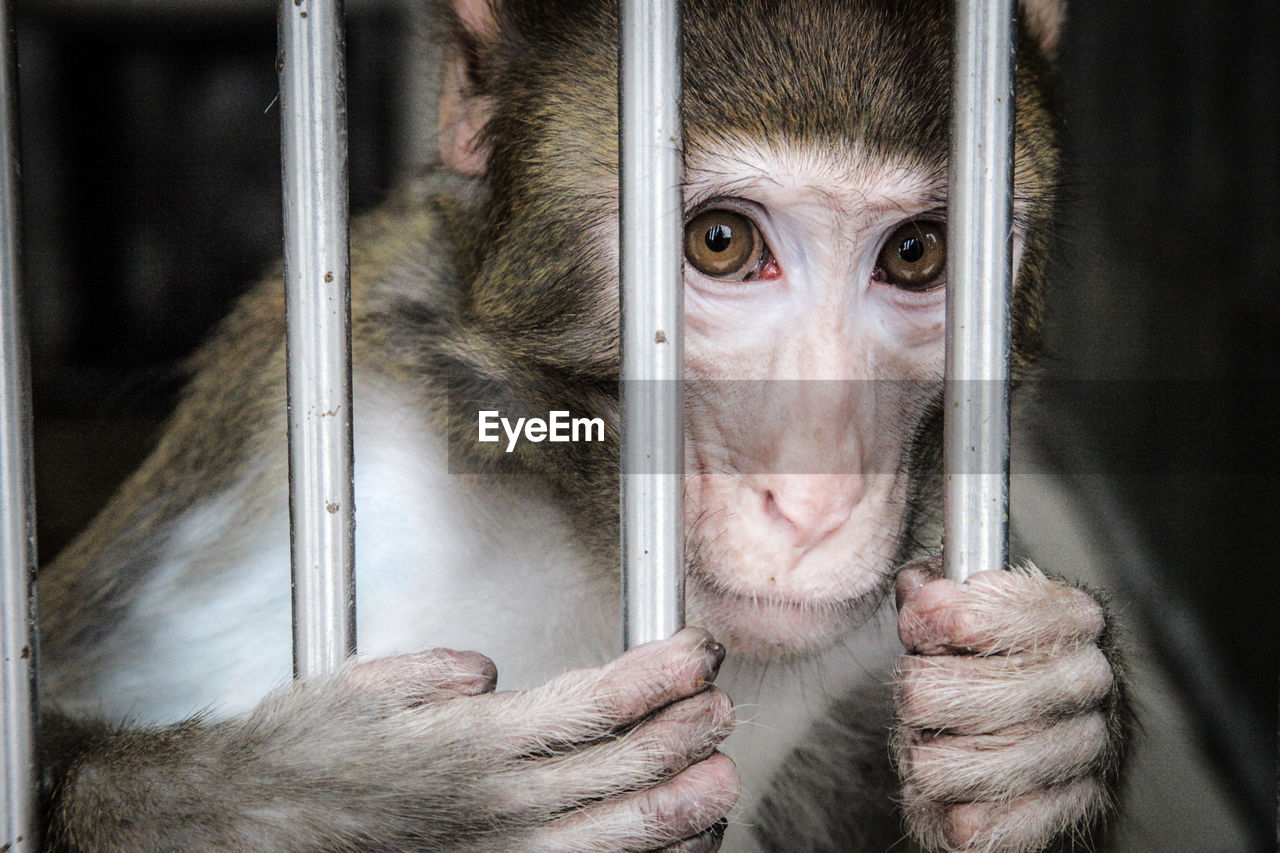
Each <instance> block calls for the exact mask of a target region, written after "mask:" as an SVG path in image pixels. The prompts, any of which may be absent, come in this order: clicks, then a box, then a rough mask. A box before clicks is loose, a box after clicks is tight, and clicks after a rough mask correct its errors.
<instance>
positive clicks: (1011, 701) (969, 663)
mask: <svg viewBox="0 0 1280 853" xmlns="http://www.w3.org/2000/svg"><path fill="white" fill-rule="evenodd" d="M894 681H895V684H896V688H895V696H894V703H895V710H896V712H897V715H898V720H899V721H900V722H901V723H902V724H903V725H905V726H908V727H910V728H915V729H935V730H945V731H946V732H948V733H949V734H985V733H988V732H995V731H999V730H1000V729H1004V728H1007V727H1009V726H1012V725H1016V724H1018V723H1027V722H1032V721H1035V720H1054V719H1062V718H1064V717H1068V716H1072V715H1075V714H1081V713H1084V712H1085V711H1089V710H1092V709H1094V708H1097V707H1099V706H1100V705H1101V704H1102V703H1103V701H1104V700H1106V698H1107V697H1108V696H1109V695H1110V694H1111V691H1112V689H1113V688H1114V686H1115V673H1114V671H1113V670H1112V668H1111V663H1110V661H1108V660H1107V657H1106V655H1105V654H1103V653H1102V650H1101V649H1099V648H1098V647H1097V646H1092V645H1089V646H1081V647H1079V648H1078V649H1076V650H1075V651H1072V652H1068V653H1065V654H1063V655H1061V656H1058V657H1053V658H1043V657H1039V656H1032V657H1030V658H1028V657H1026V656H1024V655H1009V656H1004V655H991V656H986V657H972V656H967V655H903V656H902V657H901V658H899V659H898V666H897V670H896V672H895V677H894Z"/></svg>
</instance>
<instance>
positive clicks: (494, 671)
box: [339, 649, 498, 707]
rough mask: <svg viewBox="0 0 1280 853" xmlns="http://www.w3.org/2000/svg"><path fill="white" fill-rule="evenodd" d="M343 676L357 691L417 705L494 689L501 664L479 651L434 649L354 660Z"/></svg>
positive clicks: (393, 702) (388, 702)
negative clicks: (368, 659)
mask: <svg viewBox="0 0 1280 853" xmlns="http://www.w3.org/2000/svg"><path fill="white" fill-rule="evenodd" d="M339 678H340V679H341V680H342V681H343V682H344V683H345V684H346V685H348V686H349V687H351V688H353V690H354V691H355V692H356V694H357V695H361V696H366V697H368V698H370V699H374V700H376V701H378V702H381V703H385V704H386V705H388V706H391V707H413V706H415V705H422V704H427V703H431V702H439V701H443V700H445V699H453V698H456V697H458V696H476V695H479V694H481V693H488V692H490V691H492V690H493V689H494V686H495V685H496V684H497V681H498V668H497V667H496V666H494V663H493V661H491V660H489V658H487V657H485V656H484V655H482V654H480V653H478V652H459V651H454V650H453V649H430V650H428V651H424V652H417V653H415V654H407V655H396V656H394V657H386V658H377V659H375V660H370V661H362V662H360V663H351V664H348V665H346V666H345V667H343V668H342V670H341V671H340V673H339Z"/></svg>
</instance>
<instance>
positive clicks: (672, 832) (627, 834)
mask: <svg viewBox="0 0 1280 853" xmlns="http://www.w3.org/2000/svg"><path fill="white" fill-rule="evenodd" d="M739 784H740V781H739V778H738V770H737V768H736V767H735V766H734V764H733V762H732V761H731V760H729V758H728V756H726V755H724V754H723V753H720V752H717V753H714V754H713V755H712V756H711V757H710V758H708V759H706V760H705V761H700V762H699V763H697V764H694V765H693V766H692V767H689V768H688V769H686V770H685V771H683V772H682V773H680V774H679V775H677V776H676V777H675V778H673V779H671V780H669V781H667V782H664V783H662V784H661V785H656V786H654V787H652V788H647V789H645V790H643V791H637V792H635V793H632V794H627V795H625V796H622V797H618V798H616V799H612V800H606V801H604V802H601V803H596V804H594V805H591V806H589V807H587V808H583V809H581V810H579V811H575V812H573V813H571V814H568V815H566V816H564V817H562V818H559V819H558V820H555V821H553V822H551V823H549V824H547V825H546V826H545V827H543V828H542V829H541V830H539V831H538V832H537V833H535V835H534V837H533V839H532V841H533V843H531V844H530V845H529V849H531V850H546V851H579V850H585V849H590V850H655V849H662V848H665V847H669V846H671V845H675V844H679V843H681V842H682V841H683V840H684V839H691V838H693V837H695V836H697V835H699V834H700V833H701V832H703V830H706V829H709V828H710V827H712V826H713V825H714V824H715V823H717V822H718V821H720V820H721V819H722V818H724V817H725V816H726V815H727V814H728V812H729V810H730V809H731V808H733V806H734V804H735V803H737V801H738V787H739ZM583 839H589V840H590V842H589V843H590V846H589V847H584V846H583Z"/></svg>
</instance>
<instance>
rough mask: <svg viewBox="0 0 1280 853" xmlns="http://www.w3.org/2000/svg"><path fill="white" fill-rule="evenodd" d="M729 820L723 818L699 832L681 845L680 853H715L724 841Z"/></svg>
mask: <svg viewBox="0 0 1280 853" xmlns="http://www.w3.org/2000/svg"><path fill="white" fill-rule="evenodd" d="M728 825H729V821H727V820H725V819H724V818H721V819H720V820H719V821H717V822H716V823H714V824H712V825H711V826H709V827H707V828H706V829H704V830H702V832H699V833H698V834H697V835H695V836H694V837H693V838H690V839H689V840H687V841H685V842H684V843H683V844H681V845H680V847H679V850H680V853H713V851H715V850H719V849H720V844H721V842H723V841H724V830H725V827H727V826H728Z"/></svg>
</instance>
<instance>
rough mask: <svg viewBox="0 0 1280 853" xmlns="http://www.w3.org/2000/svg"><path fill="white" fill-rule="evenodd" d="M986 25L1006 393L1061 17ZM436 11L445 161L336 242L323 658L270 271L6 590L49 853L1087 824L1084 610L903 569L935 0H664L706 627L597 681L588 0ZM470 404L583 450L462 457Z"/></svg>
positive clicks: (1116, 683) (609, 125)
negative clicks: (333, 548)
mask: <svg viewBox="0 0 1280 853" xmlns="http://www.w3.org/2000/svg"><path fill="white" fill-rule="evenodd" d="M1023 7H1024V8H1023V15H1022V16H1021V17H1022V24H1021V32H1020V41H1019V47H1018V73H1017V144H1016V158H1017V160H1016V170H1015V171H1016V199H1017V200H1016V210H1015V220H1016V234H1015V241H1016V258H1017V260H1018V274H1017V285H1016V296H1015V319H1014V326H1015V361H1016V366H1017V369H1018V370H1019V371H1023V370H1025V368H1026V366H1027V365H1028V364H1029V362H1030V360H1031V359H1032V358H1033V357H1034V354H1035V351H1036V349H1037V347H1038V345H1039V337H1040V318H1041V299H1042V297H1041V284H1042V281H1041V280H1042V277H1043V275H1044V268H1045V263H1046V254H1047V251H1048V236H1049V232H1050V229H1051V217H1052V212H1053V211H1052V207H1053V201H1054V195H1055V187H1056V182H1057V175H1058V165H1057V158H1058V154H1057V148H1056V138H1055V122H1054V117H1053V114H1052V113H1051V111H1050V100H1051V98H1050V94H1049V92H1048V88H1047V76H1048V68H1049V62H1050V60H1051V57H1052V55H1053V52H1054V48H1055V43H1056V40H1057V37H1058V33H1059V27H1060V23H1061V8H1060V5H1059V0H1026V2H1024V4H1023ZM441 11H442V14H445V15H448V16H450V17H449V20H450V21H451V24H450V31H451V32H452V34H453V43H452V46H451V48H450V50H449V51H448V53H447V59H446V63H447V66H446V71H445V74H444V76H443V79H444V84H443V92H442V96H441V100H440V111H439V145H440V152H441V159H442V167H441V168H440V169H438V170H436V171H434V172H433V173H432V174H430V175H428V176H427V177H425V178H423V179H422V180H421V181H419V182H418V183H417V184H415V185H414V186H411V187H409V188H407V189H406V190H405V191H404V192H403V193H401V194H400V195H399V196H398V197H396V198H395V199H394V200H392V201H391V202H389V203H388V204H387V205H385V206H384V208H383V209H381V210H380V211H378V212H375V213H373V214H371V215H369V216H366V217H364V218H363V219H362V220H361V221H359V222H358V224H357V225H356V227H355V228H354V232H353V247H352V269H353V309H354V321H353V322H354V363H355V367H354V371H355V389H356V412H355V429H356V489H357V504H358V526H357V537H358V539H357V553H358V555H359V588H358V602H359V613H358V624H359V643H360V648H361V660H360V662H353V663H350V664H348V665H347V666H345V667H344V668H343V669H342V670H341V671H340V672H338V673H337V674H336V675H333V676H332V677H327V678H318V679H312V680H307V681H303V682H300V683H289V664H290V653H289V641H290V625H289V565H288V564H289V560H288V542H289V537H288V531H287V496H286V481H287V478H286V453H285V409H284V399H285V391H284V367H283V364H284V359H283V352H284V343H283V338H284V333H283V329H284V314H283V307H282V289H281V287H280V286H279V283H278V282H277V281H275V280H268V281H265V282H263V284H262V285H261V286H260V287H258V288H257V289H255V290H254V291H252V292H251V293H250V294H249V295H247V296H246V297H245V298H243V299H242V300H241V301H240V302H239V303H238V304H237V306H236V308H235V309H234V311H233V312H232V314H231V315H230V316H229V317H228V318H227V319H226V321H225V322H224V323H223V325H222V327H221V329H220V331H219V332H218V334H217V335H215V336H214V338H213V339H212V340H211V342H210V343H208V344H207V345H206V346H205V347H204V349H202V350H201V351H200V353H199V355H198V356H197V357H196V359H195V360H194V365H193V366H194V378H193V380H192V383H191V385H190V387H189V389H188V391H187V393H186V395H185V397H184V399H183V400H182V402H181V404H180V405H179V406H178V408H177V410H176V411H175V412H174V414H173V415H172V419H171V420H170V422H169V425H168V427H167V430H166V432H165V433H164V435H163V437H162V438H161V439H160V441H159V444H158V446H157V447H156V449H155V451H154V453H153V454H152V455H151V457H150V458H149V459H148V461H147V462H146V463H145V464H144V465H143V466H142V468H141V469H140V470H139V471H138V472H137V473H136V474H135V475H134V477H133V478H132V479H131V480H129V481H128V483H127V484H126V485H125V486H124V487H123V488H122V489H121V491H120V493H119V494H118V495H117V496H116V497H115V499H114V501H113V502H112V503H111V504H110V505H109V506H108V508H107V509H106V510H105V511H104V512H103V513H102V514H101V516H100V517H99V518H98V519H97V521H96V522H94V523H93V524H92V526H91V527H90V528H89V529H88V530H87V531H86V532H85V533H84V534H83V535H82V536H81V537H80V538H79V539H78V540H76V541H75V542H74V543H73V544H72V545H71V546H70V547H69V548H68V549H67V550H66V551H65V552H64V553H63V554H62V555H61V556H60V557H59V558H58V559H57V560H56V562H54V563H53V564H52V565H51V566H49V567H48V569H47V571H46V573H45V575H44V577H43V579H42V580H43V588H42V599H43V601H42V603H43V606H44V613H43V614H42V618H43V625H44V631H45V633H44V640H43V642H44V648H43V651H44V670H43V673H44V675H43V678H44V690H45V695H46V701H47V703H48V704H49V706H50V707H51V708H56V709H57V710H56V711H55V710H50V711H49V712H48V714H47V718H46V721H45V728H46V738H45V739H46V747H47V749H46V753H47V754H46V762H47V767H48V776H49V778H50V780H51V783H50V786H49V816H50V830H49V843H50V846H51V847H53V848H57V849H67V850H74V851H130V853H158V852H159V851H205V850H245V851H330V850H332V851H337V850H361V851H407V850H451V851H452V850H458V851H475V853H479V851H512V850H549V851H605V850H656V849H666V850H677V851H700V850H711V849H716V848H717V847H718V846H719V845H721V844H723V845H724V848H725V849H731V850H737V851H744V850H786V851H793V850H841V851H846V850H865V851H883V850H888V849H893V850H909V849H913V845H915V846H918V847H919V848H923V849H929V850H942V849H947V850H985V851H1015V850H1017V851H1021V850H1040V849H1045V848H1047V847H1050V846H1052V845H1056V844H1059V843H1069V842H1071V841H1073V840H1078V839H1080V838H1082V837H1085V836H1087V835H1088V834H1089V833H1090V832H1091V831H1093V827H1094V826H1095V825H1096V824H1097V823H1098V822H1099V820H1100V818H1101V817H1102V816H1103V815H1104V814H1105V813H1106V812H1107V811H1108V809H1109V808H1110V806H1111V805H1112V799H1113V794H1112V791H1113V787H1114V783H1115V781H1116V776H1117V773H1118V769H1117V768H1118V766H1119V762H1120V758H1121V754H1122V751H1123V750H1122V746H1123V741H1124V733H1123V730H1124V719H1125V712H1124V703H1123V702H1122V699H1121V680H1120V678H1119V677H1118V674H1117V664H1116V662H1115V658H1114V655H1113V653H1112V651H1111V646H1110V642H1109V639H1108V638H1109V636H1110V633H1111V630H1110V626H1109V620H1108V617H1107V615H1106V613H1105V612H1104V610H1103V608H1102V607H1101V606H1100V604H1099V603H1098V601H1097V600H1095V598H1094V597H1093V596H1092V595H1091V594H1089V593H1087V592H1084V591H1082V590H1080V589H1077V588H1075V587H1073V586H1070V585H1067V584H1064V583H1062V582H1059V581H1057V580H1052V579H1050V578H1048V577H1047V576H1045V575H1044V574H1042V573H1041V572H1040V571H1039V570H1037V569H1035V568H1032V567H1029V566H1028V567H1025V568H1017V569H1014V570H1013V571H1008V572H996V573H990V574H983V575H978V576H975V577H973V578H971V579H970V580H969V581H967V582H966V583H963V584H961V583H956V582H953V581H950V580H943V579H940V578H939V571H938V560H937V554H938V553H939V551H940V547H941V546H940V543H939V541H938V534H937V529H936V527H937V525H936V517H937V503H936V502H937V491H938V481H939V471H938V464H937V448H938V440H939V439H938V430H939V424H940V412H939V409H940V406H939V400H940V395H941V391H940V379H941V376H942V364H943V333H942V328H943V295H944V292H945V287H946V284H945V263H944V261H945V256H946V226H945V221H946V209H947V184H946V176H947V168H946V167H947V151H948V134H949V110H950V105H949V90H950V84H949V80H950V73H951V72H950V64H951V63H950V44H951V23H950V3H949V0H742V2H712V0H686V2H685V16H686V23H685V88H684V91H685V96H684V97H685V101H684V116H685V126H686V137H685V138H686V151H685V154H686V204H687V210H686V212H685V214H686V223H687V227H686V271H685V284H686V327H687V340H686V346H687V356H686V365H685V367H686V375H687V377H688V379H689V391H688V404H687V405H688V428H687V463H686V464H687V470H686V472H685V474H686V483H687V487H686V494H687V499H686V500H687V514H688V515H687V522H688V524H687V529H688V553H689V563H688V572H687V579H688V581H687V582H688V613H689V621H690V624H691V625H694V626H699V627H691V628H687V629H685V630H683V631H681V632H680V633H678V634H677V635H676V636H675V637H673V638H671V639H668V640H664V641H660V642H656V643H652V644H648V645H646V646H642V647H640V648H637V649H634V650H631V651H628V652H626V653H625V654H622V655H621V656H617V652H618V647H619V637H620V626H619V621H620V610H619V606H618V591H617V590H618V577H617V568H616V563H617V544H616V542H617V532H618V530H617V528H618V508H617V495H618V487H617V478H618V445H617V381H618V372H619V365H618V293H617V251H616V232H617V227H618V225H617V139H616V127H617V119H616V97H615V90H616V64H617V56H616V41H617V39H616V27H617V23H616V4H615V3H614V2H613V0H591V2H586V1H585V0H584V2H569V0H495V2H492V3H488V2H485V0H454V2H453V4H452V6H451V7H449V8H447V9H442V10H441ZM482 411H491V412H498V413H500V415H501V417H503V418H507V419H508V420H507V422H508V424H509V425H510V424H514V423H516V422H517V420H518V418H520V417H524V418H526V422H527V419H528V418H531V417H535V416H536V417H538V418H542V419H544V420H545V419H547V418H548V417H550V416H551V413H554V412H568V413H571V415H572V416H573V417H574V418H583V419H587V420H592V419H596V420H598V421H599V424H600V428H599V429H598V430H596V431H595V432H594V433H592V431H591V430H589V429H588V430H587V433H586V434H587V435H590V436H591V440H587V439H586V438H585V437H580V439H579V440H577V441H563V442H561V441H550V440H544V441H539V440H536V437H535V436H534V435H533V434H532V433H531V432H530V431H528V430H526V431H525V432H523V433H521V434H519V435H513V438H512V439H511V440H508V438H507V436H506V434H504V433H501V432H499V434H501V435H502V440H501V441H481V440H479V437H480V435H481V434H483V423H482V422H481V420H480V418H481V416H480V412H482ZM493 417H494V418H496V417H498V416H496V415H495V416H493ZM489 422H490V424H491V425H492V424H496V423H498V421H497V420H490V421H489ZM478 430H479V432H478ZM544 437H545V433H544ZM516 439H519V440H516ZM597 439H598V440H597ZM1059 568H1060V569H1062V570H1067V571H1069V570H1070V567H1059ZM445 647H448V648H452V649H476V650H478V651H450V650H447V649H446V648H445ZM904 647H905V653H904ZM424 650H426V651H424ZM480 652H483V655H482V654H480ZM486 656H487V657H486ZM499 673H500V675H499ZM717 676H718V677H717ZM713 682H715V683H714V684H713ZM497 687H501V688H502V689H501V690H497V689H496V688H497ZM731 697H732V698H731ZM735 723H736V727H735ZM731 732H732V733H731ZM726 827H727V828H726Z"/></svg>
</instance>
